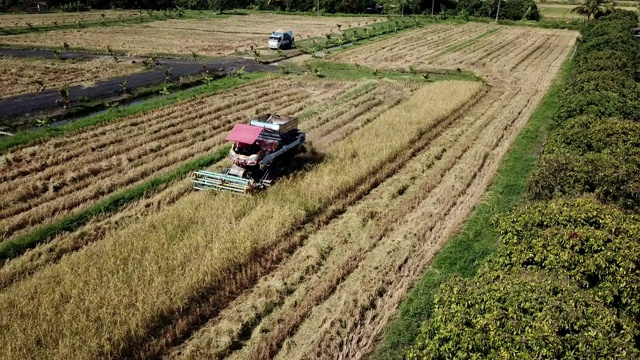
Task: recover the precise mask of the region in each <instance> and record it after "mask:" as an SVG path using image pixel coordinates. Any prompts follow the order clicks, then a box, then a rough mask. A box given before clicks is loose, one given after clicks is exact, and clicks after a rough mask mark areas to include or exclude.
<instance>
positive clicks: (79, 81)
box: [0, 58, 144, 99]
mask: <svg viewBox="0 0 640 360" xmlns="http://www.w3.org/2000/svg"><path fill="white" fill-rule="evenodd" d="M142 70H144V67H142V66H141V65H135V64H131V63H124V62H122V63H116V62H115V61H113V60H111V59H96V60H92V61H74V60H64V61H63V60H45V59H23V58H20V59H14V58H0V87H2V92H1V93H0V99H3V98H7V97H11V96H15V95H21V94H27V93H33V92H37V91H41V90H44V89H52V88H61V87H63V86H76V85H84V84H86V85H91V84H92V83H94V82H95V81H98V80H102V79H106V78H111V77H116V76H122V75H128V74H132V73H136V72H139V71H142Z"/></svg>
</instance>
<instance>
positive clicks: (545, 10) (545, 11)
mask: <svg viewBox="0 0 640 360" xmlns="http://www.w3.org/2000/svg"><path fill="white" fill-rule="evenodd" d="M638 4H640V2H639V3H636V5H635V6H633V5H634V4H633V3H627V2H625V3H624V4H620V3H618V5H619V6H617V8H619V9H623V10H630V11H636V9H637V6H638ZM537 5H538V9H539V10H540V15H542V17H543V18H545V19H581V18H584V16H582V15H579V14H574V13H572V12H571V10H572V9H573V8H575V7H576V6H578V5H572V4H562V3H556V2H553V3H551V4H546V3H545V4H537Z"/></svg>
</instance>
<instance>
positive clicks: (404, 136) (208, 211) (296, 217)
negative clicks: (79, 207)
mask: <svg viewBox="0 0 640 360" xmlns="http://www.w3.org/2000/svg"><path fill="white" fill-rule="evenodd" d="M480 88H481V85H480V84H478V83H465V82H440V83H434V84H430V85H427V86H425V87H424V88H423V89H421V90H419V91H418V92H417V93H416V94H415V95H414V96H412V97H411V98H410V99H409V100H407V101H406V102H405V103H403V104H401V105H400V106H398V107H395V108H393V109H391V110H390V111H388V112H386V113H384V114H382V115H381V116H380V118H379V119H377V120H376V121H374V122H372V123H370V124H369V125H368V126H366V127H364V128H363V129H361V130H360V131H357V132H355V133H354V134H353V136H350V137H348V138H347V139H346V140H345V141H344V142H342V143H340V144H338V145H337V146H335V147H333V148H331V149H329V151H328V155H329V156H328V159H327V160H326V161H325V162H324V163H322V164H320V165H318V166H317V167H316V168H314V169H313V170H311V171H310V172H308V173H306V174H301V176H299V177H298V178H294V179H293V180H286V181H282V182H281V183H279V184H278V185H276V186H275V187H274V188H272V189H270V190H269V191H268V192H267V193H265V194H264V195H261V196H255V197H249V198H238V197H236V196H232V195H229V194H219V195H216V196H211V195H210V194H203V193H197V194H191V195H189V196H187V197H185V198H184V199H182V200H181V201H179V202H178V203H177V204H176V205H175V206H174V207H172V208H169V209H167V210H166V211H165V212H163V213H161V214H158V215H156V216H153V217H151V218H149V219H147V220H145V221H144V222H142V223H139V224H136V225H134V226H131V227H128V228H125V229H122V230H121V231H118V232H115V233H113V234H111V235H110V236H109V237H108V238H107V239H105V240H104V241H101V242H99V243H96V244H94V245H92V246H89V247H88V248H86V250H85V251H82V252H80V253H76V254H74V255H71V256H68V257H66V258H63V259H62V260H61V261H60V263H58V264H56V265H53V266H50V267H48V268H46V269H43V270H42V271H40V272H39V273H37V274H35V275H34V276H33V277H32V278H30V279H27V280H25V281H23V282H21V283H18V284H15V285H14V286H12V287H10V288H8V289H6V291H4V292H3V293H2V294H0V304H2V306H3V308H5V309H12V311H11V312H8V313H6V316H3V317H2V319H0V326H2V327H3V328H6V329H8V330H7V331H6V332H5V333H4V336H3V337H2V339H0V348H3V349H5V352H6V354H7V356H9V357H13V358H38V357H43V356H46V357H50V356H54V357H64V358H89V357H94V356H96V355H97V354H105V355H110V354H117V352H118V351H119V349H121V348H122V347H123V346H126V343H125V342H126V341H127V339H131V338H133V339H135V338H139V337H141V336H144V334H145V331H146V330H147V328H148V327H149V326H150V322H152V321H154V319H155V318H156V317H157V316H158V315H161V314H170V313H172V312H174V311H176V310H177V309H179V308H180V307H181V306H182V305H183V304H185V303H186V302H187V301H188V299H189V298H190V297H191V296H193V294H196V293H198V292H199V291H200V290H201V289H202V288H203V287H213V288H215V287H216V284H222V283H224V282H225V281H229V279H230V278H231V279H232V278H233V277H235V276H242V271H241V270H240V273H236V271H238V269H242V268H243V267H244V266H247V265H250V262H251V259H252V258H253V257H255V255H256V254H258V253H260V252H262V251H264V249H267V248H269V247H270V246H271V245H273V244H274V243H276V242H277V241H278V239H279V236H281V235H282V234H284V233H286V232H287V230H288V229H290V228H291V227H292V226H294V225H295V224H298V223H300V222H301V221H302V219H303V218H304V217H305V216H306V215H307V214H309V213H311V212H313V211H314V210H317V209H319V208H321V207H323V206H326V205H327V201H330V199H331V198H333V197H335V196H339V195H340V194H341V193H342V192H344V191H345V189H347V188H349V186H350V184H354V182H358V181H361V180H362V177H363V176H366V174H367V173H368V171H370V169H371V167H374V168H375V167H376V166H379V165H380V164H382V163H384V162H385V161H391V158H392V157H393V156H394V154H396V153H398V152H399V151H402V149H404V148H406V147H407V146H409V144H410V143H411V142H412V140H413V138H414V137H415V136H416V134H417V133H418V132H420V131H426V130H427V129H429V128H430V127H431V126H433V124H435V123H437V122H439V121H440V120H441V119H443V118H444V117H446V116H447V115H448V114H450V113H451V112H452V111H454V110H455V109H456V108H458V107H460V106H462V104H464V103H465V102H466V101H467V100H468V99H469V98H470V97H472V96H473V95H474V94H476V93H477V92H478V91H479V90H480ZM390 134H393V136H390ZM231 269H236V270H231ZM230 271H232V272H230ZM220 291H224V289H223V288H221V289H220Z"/></svg>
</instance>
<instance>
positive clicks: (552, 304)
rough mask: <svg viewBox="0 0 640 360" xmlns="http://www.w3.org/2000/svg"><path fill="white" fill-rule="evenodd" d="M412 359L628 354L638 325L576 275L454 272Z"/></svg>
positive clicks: (633, 354) (624, 356)
mask: <svg viewBox="0 0 640 360" xmlns="http://www.w3.org/2000/svg"><path fill="white" fill-rule="evenodd" d="M434 306H435V307H434V314H433V316H432V317H431V318H430V319H429V320H427V321H426V322H425V323H423V326H422V333H421V335H420V336H418V338H417V339H416V341H415V342H414V345H413V346H412V347H411V348H410V349H409V350H408V351H407V353H406V357H407V358H408V359H534V358H535V359H596V358H607V359H615V358H619V359H629V358H637V356H639V355H640V353H638V351H637V349H635V348H634V339H633V335H632V334H631V331H629V329H630V327H631V326H632V325H631V324H630V323H629V322H628V321H625V320H622V319H619V318H617V317H616V314H615V312H614V311H612V310H611V309H607V308H606V307H605V306H603V304H602V303H600V302H598V301H597V300H596V299H595V298H594V297H593V296H592V295H591V294H590V293H589V292H587V291H585V290H583V289H580V288H579V287H578V286H576V285H575V284H573V283H572V282H571V280H570V279H567V278H564V277H558V276H556V275H553V274H550V273H546V272H543V271H516V272H502V271H499V270H498V271H494V270H490V269H484V270H483V272H482V273H481V274H480V275H478V276H476V277H475V278H472V279H468V280H465V279H462V278H459V277H454V278H453V279H450V280H448V281H446V282H445V283H444V284H443V285H442V286H441V287H440V289H439V291H438V293H437V295H436V296H435V304H434Z"/></svg>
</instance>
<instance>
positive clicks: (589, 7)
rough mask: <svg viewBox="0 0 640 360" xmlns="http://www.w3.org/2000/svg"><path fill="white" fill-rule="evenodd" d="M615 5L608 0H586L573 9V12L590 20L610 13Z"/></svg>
mask: <svg viewBox="0 0 640 360" xmlns="http://www.w3.org/2000/svg"><path fill="white" fill-rule="evenodd" d="M613 6H614V5H613V4H612V3H609V2H608V1H607V0H585V2H584V3H583V4H582V5H580V6H578V7H575V8H573V9H571V12H572V13H575V14H579V15H583V16H584V17H586V18H587V20H590V19H597V18H598V17H600V16H601V15H606V14H608V13H610V12H611V11H612V10H613Z"/></svg>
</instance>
